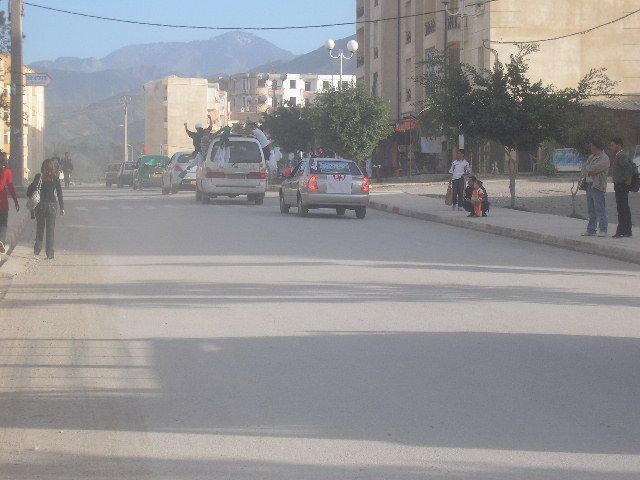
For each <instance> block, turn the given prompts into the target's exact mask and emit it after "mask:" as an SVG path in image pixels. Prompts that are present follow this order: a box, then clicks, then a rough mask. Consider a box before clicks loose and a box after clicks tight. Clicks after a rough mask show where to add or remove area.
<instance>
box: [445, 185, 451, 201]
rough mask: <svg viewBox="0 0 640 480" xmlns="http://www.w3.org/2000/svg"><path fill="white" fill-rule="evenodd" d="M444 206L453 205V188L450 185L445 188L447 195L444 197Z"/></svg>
mask: <svg viewBox="0 0 640 480" xmlns="http://www.w3.org/2000/svg"><path fill="white" fill-rule="evenodd" d="M444 204H445V205H449V206H451V205H453V188H451V185H449V186H448V187H447V194H446V195H445V196H444Z"/></svg>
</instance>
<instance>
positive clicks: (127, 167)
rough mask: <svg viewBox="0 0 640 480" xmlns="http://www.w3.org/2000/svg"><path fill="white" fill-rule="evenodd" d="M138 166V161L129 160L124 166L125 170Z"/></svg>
mask: <svg viewBox="0 0 640 480" xmlns="http://www.w3.org/2000/svg"><path fill="white" fill-rule="evenodd" d="M134 168H136V162H127V163H126V164H125V166H124V169H125V170H132V169H134Z"/></svg>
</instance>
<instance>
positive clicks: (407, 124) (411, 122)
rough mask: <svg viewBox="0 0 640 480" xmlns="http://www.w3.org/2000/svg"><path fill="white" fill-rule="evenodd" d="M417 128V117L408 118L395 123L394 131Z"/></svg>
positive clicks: (406, 130) (418, 124)
mask: <svg viewBox="0 0 640 480" xmlns="http://www.w3.org/2000/svg"><path fill="white" fill-rule="evenodd" d="M417 128H420V120H418V119H417V118H410V119H407V120H402V121H400V122H398V123H396V132H408V131H409V130H415V129H417Z"/></svg>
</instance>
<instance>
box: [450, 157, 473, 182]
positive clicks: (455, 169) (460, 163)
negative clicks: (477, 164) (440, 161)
mask: <svg viewBox="0 0 640 480" xmlns="http://www.w3.org/2000/svg"><path fill="white" fill-rule="evenodd" d="M470 171H471V165H469V162H467V159H466V158H463V159H462V160H454V161H453V162H452V163H451V168H450V169H449V173H450V174H452V177H451V179H452V180H457V179H459V178H462V177H463V176H465V175H466V174H467V173H469V172H470Z"/></svg>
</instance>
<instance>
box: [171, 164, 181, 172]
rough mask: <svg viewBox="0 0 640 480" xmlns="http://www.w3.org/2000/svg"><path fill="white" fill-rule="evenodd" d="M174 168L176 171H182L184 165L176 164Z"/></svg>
mask: <svg viewBox="0 0 640 480" xmlns="http://www.w3.org/2000/svg"><path fill="white" fill-rule="evenodd" d="M173 169H174V170H175V171H176V172H181V171H182V167H181V166H180V165H176V166H175V167H173Z"/></svg>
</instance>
